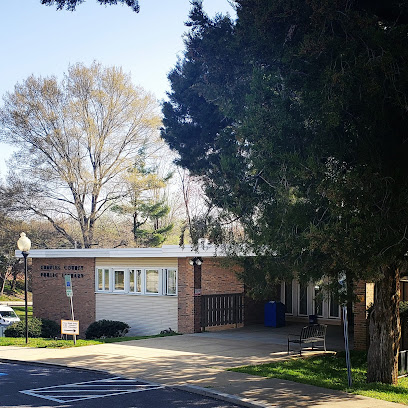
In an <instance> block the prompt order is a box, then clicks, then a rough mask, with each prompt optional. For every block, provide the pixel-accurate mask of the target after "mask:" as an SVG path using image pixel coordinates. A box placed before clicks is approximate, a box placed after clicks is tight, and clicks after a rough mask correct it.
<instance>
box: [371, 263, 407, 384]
mask: <svg viewBox="0 0 408 408" xmlns="http://www.w3.org/2000/svg"><path fill="white" fill-rule="evenodd" d="M383 275H384V277H383V278H382V279H381V280H380V281H379V282H376V284H375V289H374V307H373V310H372V312H371V314H370V326H369V331H370V347H369V349H368V356H367V360H368V369H367V381H368V382H382V383H386V384H397V381H398V353H399V343H400V336H401V332H400V318H399V298H400V273H399V270H398V269H397V268H393V267H387V268H384V269H383Z"/></svg>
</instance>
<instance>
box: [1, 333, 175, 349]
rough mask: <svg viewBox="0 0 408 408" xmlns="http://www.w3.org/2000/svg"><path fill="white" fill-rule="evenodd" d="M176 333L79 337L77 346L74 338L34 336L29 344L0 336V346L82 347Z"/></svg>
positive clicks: (21, 338)
mask: <svg viewBox="0 0 408 408" xmlns="http://www.w3.org/2000/svg"><path fill="white" fill-rule="evenodd" d="M172 335H174V334H156V335H154V336H134V337H130V336H129V337H111V338H106V339H97V340H82V339H78V340H77V344H76V346H74V341H73V340H54V339H44V338H41V337H40V338H32V337H30V338H29V339H28V344H26V342H25V337H0V347H1V346H21V347H36V348H47V347H48V348H67V347H82V346H90V345H94V344H104V343H119V342H123V341H131V340H143V339H150V338H154V337H166V336H172Z"/></svg>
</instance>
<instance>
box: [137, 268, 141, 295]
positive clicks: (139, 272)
mask: <svg viewBox="0 0 408 408" xmlns="http://www.w3.org/2000/svg"><path fill="white" fill-rule="evenodd" d="M136 292H137V293H142V271H141V270H140V269H138V270H137V271H136Z"/></svg>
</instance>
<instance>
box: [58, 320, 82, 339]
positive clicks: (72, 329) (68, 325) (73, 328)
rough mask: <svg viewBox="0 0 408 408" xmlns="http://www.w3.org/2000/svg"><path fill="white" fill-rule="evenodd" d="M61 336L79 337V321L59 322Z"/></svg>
mask: <svg viewBox="0 0 408 408" xmlns="http://www.w3.org/2000/svg"><path fill="white" fill-rule="evenodd" d="M61 334H71V335H79V320H61Z"/></svg>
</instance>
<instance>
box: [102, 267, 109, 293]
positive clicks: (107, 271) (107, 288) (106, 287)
mask: <svg viewBox="0 0 408 408" xmlns="http://www.w3.org/2000/svg"><path fill="white" fill-rule="evenodd" d="M103 289H104V290H109V269H105V280H104V288H103Z"/></svg>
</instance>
